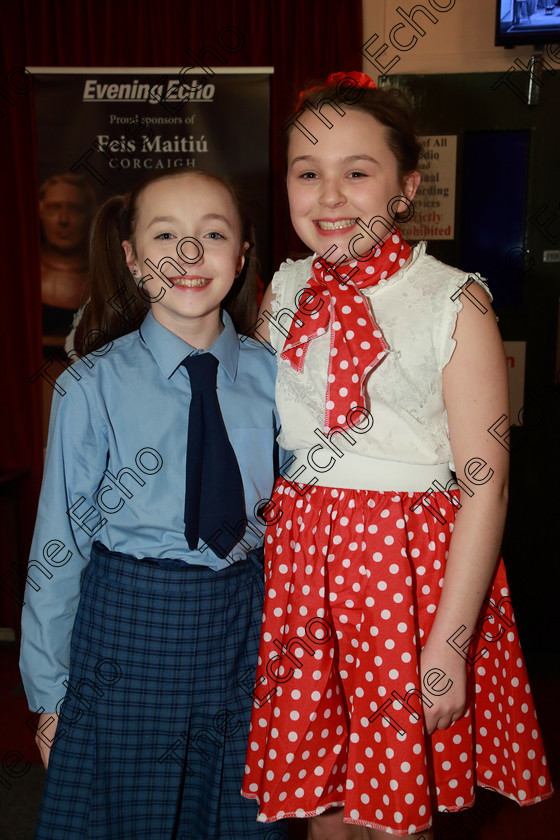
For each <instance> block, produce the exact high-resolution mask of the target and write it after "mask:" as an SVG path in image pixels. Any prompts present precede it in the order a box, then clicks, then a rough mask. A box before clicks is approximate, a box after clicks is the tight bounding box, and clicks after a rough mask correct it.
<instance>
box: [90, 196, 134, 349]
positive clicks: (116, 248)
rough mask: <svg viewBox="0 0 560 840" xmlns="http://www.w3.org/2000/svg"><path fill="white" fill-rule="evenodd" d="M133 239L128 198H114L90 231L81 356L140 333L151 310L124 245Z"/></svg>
mask: <svg viewBox="0 0 560 840" xmlns="http://www.w3.org/2000/svg"><path fill="white" fill-rule="evenodd" d="M130 235H131V231H130V220H129V212H128V208H127V205H126V203H125V197H123V196H120V195H117V196H114V197H113V198H110V199H109V200H108V201H106V202H105V204H104V205H103V206H102V207H101V209H100V210H99V212H98V213H97V216H96V217H95V219H94V221H93V225H92V229H91V234H90V241H89V252H90V283H91V295H90V299H89V302H88V303H87V305H86V308H85V310H84V314H83V315H82V318H81V320H80V323H79V324H78V327H77V328H76V335H75V339H74V343H75V348H76V352H77V353H78V354H79V355H80V356H85V355H86V354H87V353H91V352H93V351H94V350H97V349H98V348H99V347H102V346H103V345H104V344H108V343H109V342H111V341H114V339H115V338H119V337H120V336H121V335H127V333H130V332H133V331H134V330H136V329H138V327H139V326H140V324H141V323H142V321H143V320H144V318H145V317H146V314H147V312H148V310H149V306H148V304H147V303H146V302H145V301H144V300H142V298H141V297H140V294H139V292H138V288H137V286H136V283H135V282H134V280H133V278H132V275H131V273H130V269H129V268H128V266H127V264H126V259H125V255H124V251H123V247H122V245H121V243H122V241H123V239H129V238H130Z"/></svg>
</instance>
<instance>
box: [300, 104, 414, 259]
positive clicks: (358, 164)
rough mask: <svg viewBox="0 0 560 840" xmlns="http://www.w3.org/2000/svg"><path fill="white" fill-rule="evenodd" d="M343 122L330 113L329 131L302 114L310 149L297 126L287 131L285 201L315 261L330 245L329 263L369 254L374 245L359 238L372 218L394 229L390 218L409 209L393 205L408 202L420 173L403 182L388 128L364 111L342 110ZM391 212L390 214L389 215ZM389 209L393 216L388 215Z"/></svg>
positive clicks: (404, 206) (324, 126) (318, 122)
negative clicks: (398, 198) (309, 135)
mask: <svg viewBox="0 0 560 840" xmlns="http://www.w3.org/2000/svg"><path fill="white" fill-rule="evenodd" d="M344 110H345V114H344V115H343V116H341V115H338V114H336V113H334V112H332V111H331V110H328V113H327V114H326V116H329V118H330V119H331V121H332V122H333V127H332V128H328V127H327V126H326V125H324V124H323V123H322V122H321V121H320V120H319V119H318V118H317V117H316V116H315V115H313V114H311V113H309V112H305V115H304V116H303V118H302V120H301V121H302V122H303V123H304V125H305V126H306V128H307V129H308V130H309V131H310V132H311V133H312V134H313V135H314V136H315V137H316V139H317V142H316V143H315V144H313V143H312V142H311V141H310V140H309V139H308V138H307V137H306V136H305V134H304V133H303V132H302V131H300V130H298V128H297V126H296V127H293V128H292V129H291V134H290V140H289V146H288V178H287V183H288V198H289V201H290V215H291V218H292V224H293V226H294V229H295V231H296V233H297V234H298V236H299V237H300V239H302V241H303V242H305V244H306V245H307V246H308V247H309V248H311V249H312V250H313V251H315V252H316V253H317V254H318V255H319V256H320V255H322V254H324V253H325V251H327V250H328V249H329V248H330V247H331V246H332V245H335V246H336V248H335V249H334V251H333V253H332V254H331V255H330V256H329V262H336V261H338V260H339V259H340V258H341V257H342V256H343V255H346V256H350V255H351V254H352V251H351V250H350V249H349V243H350V241H351V240H352V239H353V238H354V237H357V238H356V240H355V242H354V244H353V251H354V253H355V254H357V255H364V254H368V253H369V252H370V251H371V248H372V245H373V244H375V240H374V239H373V238H371V237H370V236H368V235H367V234H366V235H363V229H361V228H360V227H358V225H357V224H356V222H357V220H358V219H361V220H362V222H363V223H364V225H365V226H367V225H368V223H369V222H370V221H371V219H373V218H374V217H376V216H381V217H382V218H383V219H386V220H387V224H388V226H392V225H393V224H394V222H393V216H392V213H395V212H399V211H400V212H402V211H405V210H406V209H407V207H406V203H405V202H393V203H391V200H392V199H393V198H395V197H396V196H401V195H404V196H406V198H407V199H409V200H410V201H412V199H413V198H414V195H415V194H416V189H417V187H418V184H419V181H420V175H419V173H418V172H416V171H415V172H411V173H408V174H406V175H404V176H401V174H400V173H399V171H398V163H397V159H396V157H395V155H394V153H393V151H392V150H391V148H390V146H389V143H388V138H387V132H388V129H387V127H386V126H384V125H382V124H381V123H380V122H379V121H378V120H376V119H375V117H372V116H371V115H370V114H368V113H366V112H365V111H360V110H357V109H354V108H348V107H346V108H345V109H344ZM388 206H389V208H390V209H389V210H388V209H387V208H388ZM391 208H392V213H391Z"/></svg>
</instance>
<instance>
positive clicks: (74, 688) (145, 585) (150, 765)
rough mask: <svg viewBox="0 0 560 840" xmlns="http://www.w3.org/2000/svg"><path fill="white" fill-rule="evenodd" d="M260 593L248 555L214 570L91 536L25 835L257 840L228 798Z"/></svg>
mask: <svg viewBox="0 0 560 840" xmlns="http://www.w3.org/2000/svg"><path fill="white" fill-rule="evenodd" d="M252 554H253V555H254V553H252ZM262 598H263V571H262V562H260V561H259V560H258V559H257V558H256V557H255V556H252V557H250V558H248V559H247V560H245V561H242V562H239V563H236V564H235V565H233V566H231V567H229V568H227V569H225V570H223V571H220V572H215V571H212V570H210V569H207V568H205V567H201V566H188V565H186V564H184V563H182V562H179V561H173V560H163V561H152V560H149V559H145V560H137V559H134V558H131V557H129V556H128V555H124V554H120V553H118V552H109V551H108V550H107V549H105V548H104V547H103V546H101V545H100V544H98V543H96V544H95V545H94V549H93V552H92V559H91V561H90V563H89V564H88V566H87V568H86V570H85V573H84V577H83V581H82V591H81V598H80V604H79V608H78V612H77V616H76V621H75V625H74V631H73V635H72V646H71V660H70V676H69V681H68V682H69V686H68V690H67V694H66V697H65V700H64V702H63V704H62V706H61V708H60V718H59V724H58V732H57V736H56V740H55V743H54V745H53V747H52V750H51V757H50V763H49V769H48V772H47V778H46V783H45V789H44V794H43V800H42V803H41V809H40V814H39V820H38V825H37V829H36V834H35V837H36V840H61V838H65V840H108V839H109V838H114V840H122V838H124V837H127V838H134V840H142V838H145V839H146V840H160V838H161V840H191V839H192V840H200V838H208V840H215V838H224V840H226V838H227V840H237V838H239V837H250V838H264V837H265V832H264V830H263V829H264V826H261V825H259V824H258V823H257V822H256V807H255V805H254V803H248V802H247V801H246V800H244V799H243V798H242V797H241V796H240V787H241V781H242V776H243V765H244V756H245V749H246V743H247V731H248V726H249V717H250V708H251V699H250V690H248V689H247V688H246V686H245V682H246V675H247V673H249V674H253V673H254V666H255V662H256V658H257V651H258V638H259V631H260V618H261V612H262ZM282 829H283V827H281V832H280V836H282V835H283V834H284V833H285V832H284V831H283V830H282Z"/></svg>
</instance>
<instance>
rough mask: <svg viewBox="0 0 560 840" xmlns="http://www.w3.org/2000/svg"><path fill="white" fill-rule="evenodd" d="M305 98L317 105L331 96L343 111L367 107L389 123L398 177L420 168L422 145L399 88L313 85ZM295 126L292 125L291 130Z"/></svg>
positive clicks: (379, 120)
mask: <svg viewBox="0 0 560 840" xmlns="http://www.w3.org/2000/svg"><path fill="white" fill-rule="evenodd" d="M345 91H346V93H345ZM304 98H305V101H308V102H309V103H310V104H311V105H312V106H313V107H314V108H319V106H320V105H321V103H323V102H324V101H325V100H329V99H330V100H332V101H333V102H334V103H335V104H336V105H338V106H339V107H340V108H341V109H342V110H343V111H345V110H346V109H348V108H350V109H354V110H357V111H365V113H366V114H369V115H370V116H371V117H374V118H375V119H376V120H377V121H378V122H380V123H381V124H382V125H385V126H387V129H388V132H387V137H388V143H389V148H390V149H391V151H392V152H393V154H394V155H395V158H396V159H397V164H398V172H399V178H401V179H402V178H404V176H405V175H408V173H409V172H413V171H414V170H415V169H417V168H418V159H419V157H420V153H421V151H422V146H421V145H420V141H419V140H418V137H417V136H416V132H415V128H414V120H413V116H412V107H411V104H410V102H409V100H408V99H407V98H406V96H405V95H404V93H402V92H401V91H400V90H399V89H398V88H395V87H386V88H365V87H348V88H344V87H342V86H341V85H340V84H331V85H327V86H326V87H320V86H319V87H317V88H316V89H314V88H313V87H310V88H309V90H308V91H307V92H304ZM292 130H293V125H291V126H290V129H289V131H290V132H291V131H292Z"/></svg>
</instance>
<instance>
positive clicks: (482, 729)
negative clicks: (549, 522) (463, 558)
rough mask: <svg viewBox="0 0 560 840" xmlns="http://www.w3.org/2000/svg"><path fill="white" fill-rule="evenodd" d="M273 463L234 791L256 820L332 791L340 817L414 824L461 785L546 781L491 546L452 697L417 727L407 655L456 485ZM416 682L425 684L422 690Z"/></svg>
mask: <svg viewBox="0 0 560 840" xmlns="http://www.w3.org/2000/svg"><path fill="white" fill-rule="evenodd" d="M418 495H419V494H412V493H386V492H383V493H382V492H374V491H365V490H356V491H354V490H341V489H334V488H326V487H313V488H312V489H311V490H309V491H308V492H307V493H306V494H305V496H304V497H302V496H301V495H300V494H299V493H298V492H297V490H296V489H294V487H293V485H291V484H290V483H289V482H286V481H284V480H282V479H280V480H279V481H278V482H277V486H276V488H275V493H274V497H273V502H274V503H275V507H274V510H275V511H277V514H276V516H275V522H276V524H275V525H273V526H270V527H269V529H268V531H267V537H266V540H265V558H266V559H265V567H266V572H267V594H266V599H265V607H264V615H263V628H262V638H261V645H260V652H259V665H258V668H257V679H256V683H255V688H254V698H255V699H254V706H253V714H252V719H251V731H250V735H249V745H248V749H247V758H246V768H245V779H244V783H243V794H244V796H247V797H248V798H254V799H257V800H258V802H259V806H260V808H259V817H258V819H259V820H262V821H264V822H268V821H273V820H277V819H281V818H283V817H287V816H294V817H306V816H314V815H317V814H320V813H323V812H324V811H325V810H326V809H327V808H330V807H334V806H344V819H345V821H346V822H350V823H356V824H359V825H365V826H369V827H372V828H377V829H380V830H383V831H386V832H388V833H390V834H396V835H406V834H409V833H410V834H411V833H414V832H420V831H423V830H425V829H428V828H429V827H430V825H431V814H432V811H433V810H434V808H438V809H439V810H442V811H444V810H448V811H456V810H460V809H461V808H464V807H468V806H470V805H472V804H473V802H474V789H475V785H480V786H483V787H487V788H491V789H493V790H496V791H498V792H499V793H502V794H504V795H506V796H509V797H510V798H512V799H515V800H516V801H517V802H519V803H520V804H522V805H523V804H529V803H532V802H538V801H539V800H541V799H544V798H546V797H547V796H549V795H550V794H551V786H550V778H549V774H548V770H547V767H546V756H545V754H544V748H543V744H542V740H541V736H540V731H539V727H538V723H537V720H536V714H535V709H534V705H533V701H532V697H531V690H530V687H529V683H528V679H527V672H526V669H525V664H524V661H523V655H522V653H521V648H520V645H519V639H518V635H517V628H516V625H515V619H514V616H513V612H512V609H511V602H510V601H509V590H508V585H507V580H506V576H505V571H504V567H503V562H502V561H500V564H499V566H498V569H497V572H496V574H495V577H494V579H493V582H492V586H491V588H490V590H489V592H488V597H487V601H486V602H485V604H484V605H483V608H482V611H481V618H480V620H479V622H478V625H477V627H478V631H477V634H476V639H475V640H473V641H472V643H471V645H470V646H468V645H467V644H466V641H467V637H466V635H465V634H464V633H462V632H461V627H460V625H459V626H458V628H457V634H456V637H455V641H454V643H453V644H454V647H455V650H456V651H457V655H458V656H462V657H463V658H465V657H466V658H467V659H466V661H467V672H468V686H469V688H468V691H469V695H468V706H467V709H466V711H465V714H464V716H463V717H462V718H461V719H460V720H458V721H456V722H455V723H453V724H452V725H451V726H450V727H449V728H448V729H446V730H437V731H436V732H435V733H434V734H433V735H432V736H428V735H427V733H426V732H425V729H424V721H423V715H422V704H423V703H424V702H426V700H427V701H429V697H427V695H426V693H424V695H422V693H421V691H420V688H421V686H420V680H419V658H420V653H421V650H422V647H423V646H424V644H425V642H426V640H427V637H428V634H429V632H430V629H431V626H432V623H433V620H434V617H435V612H436V609H437V604H438V601H439V596H440V592H441V587H442V585H443V576H444V572H445V564H446V558H447V551H448V547H449V541H450V536H451V532H452V529H453V523H454V520H455V505H456V504H457V497H455V499H453V495H452V494H444V493H434V494H433V496H432V497H431V505H432V509H435V510H436V511H438V509H439V517H437V518H436V517H435V516H434V515H433V514H432V512H431V511H430V509H429V508H426V507H425V506H423V505H422V504H419V505H415V504H414V499H415V496H418ZM423 698H425V699H423Z"/></svg>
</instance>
